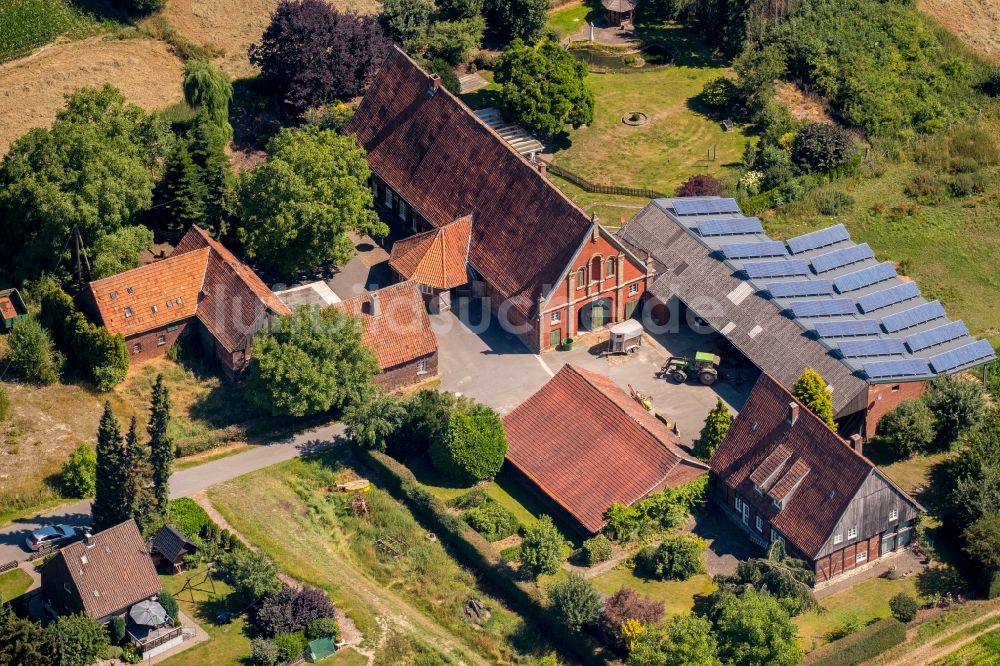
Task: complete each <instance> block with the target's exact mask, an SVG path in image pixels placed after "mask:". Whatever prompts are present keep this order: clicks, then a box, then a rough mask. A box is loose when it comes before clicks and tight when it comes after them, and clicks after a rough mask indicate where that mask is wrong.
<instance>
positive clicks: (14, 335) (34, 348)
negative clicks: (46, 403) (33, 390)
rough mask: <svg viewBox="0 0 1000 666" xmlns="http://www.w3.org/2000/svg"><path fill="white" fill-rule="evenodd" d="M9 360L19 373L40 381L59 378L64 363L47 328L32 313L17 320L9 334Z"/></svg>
mask: <svg viewBox="0 0 1000 666" xmlns="http://www.w3.org/2000/svg"><path fill="white" fill-rule="evenodd" d="M7 361H8V362H9V363H10V367H11V368H12V369H13V370H14V372H16V373H17V374H18V376H20V377H21V378H22V379H24V380H25V381H28V382H32V383H37V384H52V383H55V382H57V381H59V373H60V372H61V371H62V365H63V357H62V354H60V353H59V352H57V351H56V350H55V346H54V345H53V344H52V338H51V336H49V333H48V331H46V330H45V329H44V328H42V325H41V324H40V323H39V322H38V320H37V319H35V317H33V316H30V317H28V318H26V319H21V320H18V321H16V322H14V326H13V329H12V330H11V332H10V335H9V336H7Z"/></svg>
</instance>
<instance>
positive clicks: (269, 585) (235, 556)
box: [219, 548, 282, 601]
mask: <svg viewBox="0 0 1000 666" xmlns="http://www.w3.org/2000/svg"><path fill="white" fill-rule="evenodd" d="M219 564H220V565H221V570H222V574H223V575H224V576H225V577H226V579H227V580H228V581H229V582H230V583H231V584H232V586H233V587H234V588H236V592H238V593H239V594H240V595H241V596H243V598H244V599H246V600H247V601H256V600H257V599H260V598H261V597H263V596H266V595H268V594H274V593H276V592H278V591H279V590H280V589H281V588H282V585H281V581H280V580H278V568H277V567H276V566H275V564H274V561H273V560H272V559H271V558H270V557H268V556H267V555H265V554H264V553H258V552H256V551H253V550H250V549H249V548H237V549H236V550H234V551H232V552H229V553H226V554H225V555H223V556H222V557H221V558H220V559H219Z"/></svg>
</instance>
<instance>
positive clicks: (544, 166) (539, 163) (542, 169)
mask: <svg viewBox="0 0 1000 666" xmlns="http://www.w3.org/2000/svg"><path fill="white" fill-rule="evenodd" d="M535 167H537V168H538V173H540V174H542V176H544V175H545V174H546V172H547V171H548V170H549V166H548V165H547V164H546V163H545V162H544V161H542V160H538V161H537V162H536V163H535Z"/></svg>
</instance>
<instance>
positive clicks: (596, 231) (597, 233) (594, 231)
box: [590, 213, 601, 243]
mask: <svg viewBox="0 0 1000 666" xmlns="http://www.w3.org/2000/svg"><path fill="white" fill-rule="evenodd" d="M590 225H591V226H590V234H591V235H590V241H591V242H592V243H596V242H597V239H598V238H600V237H601V227H600V225H598V224H597V213H591V214H590Z"/></svg>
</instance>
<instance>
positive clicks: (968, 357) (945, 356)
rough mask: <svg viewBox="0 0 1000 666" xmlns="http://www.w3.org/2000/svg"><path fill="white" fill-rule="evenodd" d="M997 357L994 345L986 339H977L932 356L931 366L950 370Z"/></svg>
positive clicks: (938, 370)
mask: <svg viewBox="0 0 1000 666" xmlns="http://www.w3.org/2000/svg"><path fill="white" fill-rule="evenodd" d="M995 357H996V354H994V352H993V347H992V346H991V345H990V343H989V342H987V341H986V340H976V341H975V342H970V343H969V344H967V345H962V346H961V347H956V348H955V349H952V350H950V351H946V352H942V353H940V354H935V355H934V356H931V358H930V362H931V367H932V368H934V372H948V371H949V370H954V369H955V368H961V367H967V366H970V365H974V364H976V363H980V362H983V361H989V360H992V359H994V358H995Z"/></svg>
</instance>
